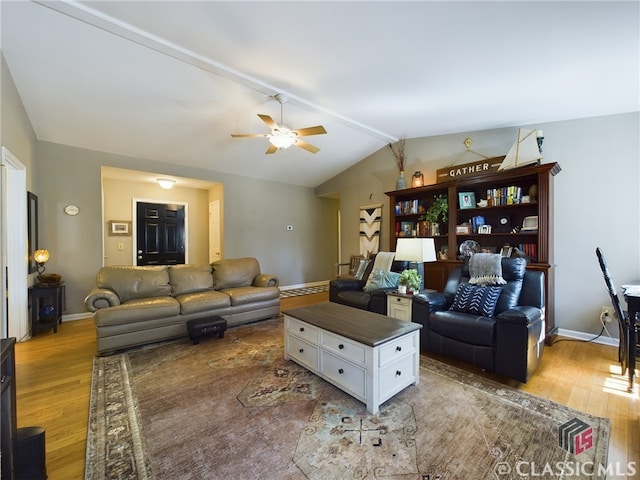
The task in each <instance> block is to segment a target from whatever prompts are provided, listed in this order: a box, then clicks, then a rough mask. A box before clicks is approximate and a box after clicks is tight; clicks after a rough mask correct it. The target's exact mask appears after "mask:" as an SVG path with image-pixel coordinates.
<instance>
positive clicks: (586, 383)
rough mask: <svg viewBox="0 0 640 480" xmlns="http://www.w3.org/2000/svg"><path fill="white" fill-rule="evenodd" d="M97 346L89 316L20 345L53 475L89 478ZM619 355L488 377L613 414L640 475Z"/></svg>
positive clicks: (597, 354) (585, 349) (624, 456)
mask: <svg viewBox="0 0 640 480" xmlns="http://www.w3.org/2000/svg"><path fill="white" fill-rule="evenodd" d="M326 300H328V293H319V294H313V295H304V296H299V297H291V298H285V299H283V300H282V309H287V308H293V307H297V306H303V305H309V304H312V303H316V302H321V301H326ZM95 352H96V341H95V330H94V327H93V322H92V320H91V319H89V318H88V319H86V320H77V321H72V322H64V323H63V324H62V325H61V326H60V328H59V329H58V333H57V334H54V333H52V332H45V333H41V334H39V335H38V336H36V337H34V338H33V339H31V340H29V341H27V342H22V343H18V344H17V345H16V374H17V375H16V383H17V393H16V396H17V404H18V407H17V409H18V426H19V427H25V426H31V425H34V426H36V425H37V426H42V427H44V428H45V430H46V433H45V435H46V448H47V474H48V477H49V480H70V479H82V478H83V477H84V456H85V448H86V434H87V421H88V417H89V395H90V385H91V368H92V364H93V356H94V355H95ZM616 358H617V350H616V349H615V348H613V347H607V346H604V345H598V344H594V343H582V342H574V341H561V342H557V343H556V344H555V345H554V346H553V347H550V348H549V347H547V348H546V349H545V352H544V356H543V358H542V362H541V364H540V366H539V367H538V370H537V371H536V373H535V375H534V376H533V378H532V379H531V380H529V382H527V383H526V384H520V383H518V382H514V381H508V380H504V379H502V378H501V377H498V376H494V375H488V374H486V375H485V376H488V377H490V378H493V379H494V380H497V381H500V382H502V383H504V384H507V385H511V386H513V387H514V388H518V389H521V390H523V391H526V392H529V393H532V394H534V395H538V396H541V397H545V398H548V399H550V400H553V401H555V402H558V403H561V404H564V405H567V406H569V407H572V408H575V409H577V410H581V411H584V412H588V413H591V414H593V415H598V416H602V417H608V418H610V419H611V425H612V429H611V440H610V443H609V459H608V460H609V462H620V465H621V466H622V468H623V469H624V471H626V467H627V462H636V463H635V468H636V470H638V472H637V473H636V474H635V475H633V476H627V477H625V476H616V477H615V478H616V479H618V478H620V479H622V478H640V414H639V410H640V409H639V408H638V407H639V403H640V401H639V400H638V393H637V391H636V392H635V393H634V394H629V393H627V392H626V378H625V377H623V376H621V375H620V374H619V372H620V367H619V364H618V363H617V362H616V361H615V359H616ZM441 360H444V361H447V360H446V359H441ZM455 364H456V365H457V366H460V367H462V368H469V367H467V366H466V365H464V364H460V363H455ZM469 369H470V370H471V371H474V372H476V373H481V372H478V371H477V370H475V369H471V368H469ZM637 389H638V388H636V390H637Z"/></svg>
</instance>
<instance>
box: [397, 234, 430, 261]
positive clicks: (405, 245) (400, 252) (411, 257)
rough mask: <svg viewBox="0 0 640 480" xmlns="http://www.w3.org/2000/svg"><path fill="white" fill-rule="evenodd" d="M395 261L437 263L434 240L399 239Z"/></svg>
mask: <svg viewBox="0 0 640 480" xmlns="http://www.w3.org/2000/svg"><path fill="white" fill-rule="evenodd" d="M395 259H396V260H407V261H409V262H435V261H436V243H435V241H434V240H433V238H399V239H398V243H397V244H396V256H395Z"/></svg>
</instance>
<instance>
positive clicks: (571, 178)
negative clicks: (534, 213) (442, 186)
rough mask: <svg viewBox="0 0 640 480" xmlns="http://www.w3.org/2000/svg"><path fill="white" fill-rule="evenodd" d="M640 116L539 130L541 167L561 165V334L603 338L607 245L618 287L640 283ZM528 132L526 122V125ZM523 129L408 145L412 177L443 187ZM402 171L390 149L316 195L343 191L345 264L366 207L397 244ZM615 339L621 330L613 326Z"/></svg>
mask: <svg viewBox="0 0 640 480" xmlns="http://www.w3.org/2000/svg"><path fill="white" fill-rule="evenodd" d="M639 120H640V114H639V113H638V112H634V113H629V114H624V115H614V116H606V117H596V118H588V119H580V120H570V121H563V122H552V123H541V124H538V125H532V126H530V127H531V128H538V129H542V130H543V131H544V136H545V141H544V145H543V155H544V160H543V162H558V163H559V164H560V166H561V167H562V171H561V172H560V173H559V174H558V175H557V176H556V177H555V204H554V214H555V221H554V229H555V239H554V250H555V264H556V265H557V267H556V309H555V319H556V325H557V326H558V327H559V328H560V329H565V330H574V331H580V332H585V333H593V334H597V333H599V332H600V329H601V324H600V321H599V316H600V307H601V305H610V301H609V297H608V295H607V293H606V290H605V288H604V281H603V279H602V275H601V273H600V270H599V268H598V263H597V260H596V256H595V248H596V246H600V247H601V248H603V249H604V252H605V254H606V256H607V260H608V263H609V268H610V270H611V272H612V275H613V276H614V280H615V282H616V284H617V285H621V284H623V283H626V282H629V281H632V280H634V279H640V151H639V145H640V133H639V132H640V121H639ZM524 127H526V126H524ZM516 136H517V127H510V128H500V129H494V130H484V131H477V132H464V133H459V134H454V135H441V136H437V137H425V138H416V139H409V140H407V142H406V156H407V169H406V178H407V179H408V178H409V177H410V176H411V174H412V173H413V172H414V171H415V170H420V171H422V173H423V174H424V176H425V182H426V183H435V182H436V177H435V173H436V170H437V169H439V168H443V167H445V166H449V165H452V164H459V165H462V164H465V163H470V162H473V161H476V160H479V159H480V158H481V157H479V156H477V155H474V154H472V153H470V152H466V150H465V146H464V144H463V141H464V139H465V138H467V137H470V138H471V139H472V140H473V144H472V146H471V149H472V150H475V151H476V152H479V153H482V154H484V155H487V156H489V157H494V156H500V155H505V154H506V153H507V152H508V150H509V148H510V147H511V145H512V143H513V141H514V140H515V138H516ZM397 176H398V171H397V168H396V166H395V160H394V158H393V156H392V154H391V151H390V150H389V148H387V147H385V148H383V149H381V150H379V151H378V152H376V153H375V154H373V155H371V156H369V157H367V158H365V159H364V160H362V161H361V162H359V163H358V164H357V165H354V166H353V167H352V168H350V169H349V170H347V171H345V172H343V173H342V174H340V175H338V176H336V177H334V178H333V179H331V180H329V181H328V182H326V183H324V184H323V185H321V186H319V187H318V188H317V189H316V192H317V193H318V194H319V195H320V194H327V193H337V194H339V195H340V208H341V213H342V225H341V227H342V232H343V236H342V238H343V242H342V254H343V259H342V260H343V261H345V259H346V258H348V256H349V255H350V254H352V253H355V252H358V235H357V231H358V211H359V210H358V207H359V205H363V204H368V203H376V202H381V203H383V204H384V209H383V222H384V227H383V228H384V229H383V235H382V238H381V248H382V249H383V250H384V249H388V248H389V239H388V235H387V232H388V230H389V229H388V222H389V198H388V197H387V196H386V195H385V194H384V192H385V191H392V190H395V181H396V178H397ZM609 331H610V332H611V333H612V334H616V335H617V328H616V327H615V325H613V326H612V327H611V328H609Z"/></svg>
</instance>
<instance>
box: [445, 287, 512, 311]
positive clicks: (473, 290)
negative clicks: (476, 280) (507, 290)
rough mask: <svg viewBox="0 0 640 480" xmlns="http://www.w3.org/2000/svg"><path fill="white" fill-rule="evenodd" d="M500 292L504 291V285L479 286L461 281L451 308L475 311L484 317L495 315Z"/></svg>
mask: <svg viewBox="0 0 640 480" xmlns="http://www.w3.org/2000/svg"><path fill="white" fill-rule="evenodd" d="M500 292H502V287H497V286H483V287H479V286H476V285H469V284H468V283H461V284H460V285H458V290H457V291H456V296H455V297H454V299H453V304H452V305H451V308H449V310H454V311H456V312H464V313H473V314H475V315H482V316H483V317H493V312H494V311H495V309H496V303H498V297H499V296H500Z"/></svg>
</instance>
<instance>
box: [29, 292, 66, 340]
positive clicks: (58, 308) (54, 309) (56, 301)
mask: <svg viewBox="0 0 640 480" xmlns="http://www.w3.org/2000/svg"><path fill="white" fill-rule="evenodd" d="M65 293H66V292H65V286H64V283H60V284H59V285H46V284H42V285H33V286H31V287H29V307H30V308H31V336H32V337H35V336H36V335H37V333H38V332H39V331H43V330H49V329H52V328H53V333H58V324H59V323H62V312H64V311H65V309H66V305H65V304H66V302H65Z"/></svg>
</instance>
